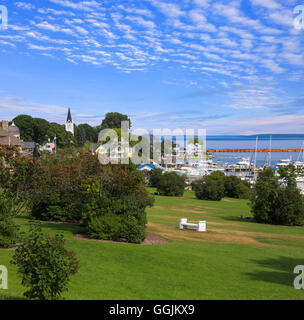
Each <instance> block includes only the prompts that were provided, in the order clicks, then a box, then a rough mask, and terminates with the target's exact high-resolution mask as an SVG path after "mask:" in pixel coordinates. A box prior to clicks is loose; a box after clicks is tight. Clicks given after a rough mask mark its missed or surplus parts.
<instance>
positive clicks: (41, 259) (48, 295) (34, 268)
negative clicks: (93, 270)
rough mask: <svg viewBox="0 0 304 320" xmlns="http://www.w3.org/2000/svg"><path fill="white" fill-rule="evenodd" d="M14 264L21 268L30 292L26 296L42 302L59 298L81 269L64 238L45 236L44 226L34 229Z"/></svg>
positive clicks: (24, 283) (23, 244)
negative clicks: (42, 228) (70, 280)
mask: <svg viewBox="0 0 304 320" xmlns="http://www.w3.org/2000/svg"><path fill="white" fill-rule="evenodd" d="M11 263H12V264H14V265H17V268H18V273H19V274H20V275H21V276H22V285H23V286H25V287H26V288H28V289H29V290H28V291H26V292H25V294H24V295H25V296H26V297H27V298H29V299H38V300H56V299H59V298H60V297H61V295H62V293H63V292H64V291H67V290H68V289H67V285H68V282H69V279H70V276H71V275H73V274H76V273H77V271H78V268H79V262H78V260H77V258H76V255H75V253H74V252H72V251H68V250H67V249H66V248H65V240H64V237H63V235H56V236H54V237H52V236H50V235H44V234H43V233H42V230H41V227H40V226H31V229H30V232H29V235H28V236H27V237H25V238H24V241H23V243H22V244H21V245H19V246H18V248H17V250H16V252H15V254H14V256H13V259H12V261H11Z"/></svg>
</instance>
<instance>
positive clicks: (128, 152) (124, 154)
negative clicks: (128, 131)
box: [94, 141, 133, 161]
mask: <svg viewBox="0 0 304 320" xmlns="http://www.w3.org/2000/svg"><path fill="white" fill-rule="evenodd" d="M94 152H95V153H96V154H97V155H98V156H100V157H107V158H109V160H110V161H119V160H122V159H126V158H129V159H130V158H132V156H133V149H132V147H130V146H129V144H128V143H126V145H122V144H121V142H118V141H114V142H113V144H112V145H111V146H109V145H108V144H104V145H103V144H100V145H98V146H97V147H96V148H95V150H94Z"/></svg>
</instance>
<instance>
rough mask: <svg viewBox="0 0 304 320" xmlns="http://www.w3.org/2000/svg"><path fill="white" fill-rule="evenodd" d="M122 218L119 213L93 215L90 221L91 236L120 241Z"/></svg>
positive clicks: (89, 231)
mask: <svg viewBox="0 0 304 320" xmlns="http://www.w3.org/2000/svg"><path fill="white" fill-rule="evenodd" d="M120 227H121V218H120V217H119V216H118V215H114V214H107V215H104V216H96V217H91V218H90V219H89V221H88V234H89V236H90V238H93V239H102V240H113V241H118V240H119V238H120Z"/></svg>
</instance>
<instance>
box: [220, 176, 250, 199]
mask: <svg viewBox="0 0 304 320" xmlns="http://www.w3.org/2000/svg"><path fill="white" fill-rule="evenodd" d="M250 192H251V190H250V185H249V183H247V182H246V181H242V180H241V179H240V178H239V177H236V176H227V177H225V196H226V197H229V198H236V199H249V198H250Z"/></svg>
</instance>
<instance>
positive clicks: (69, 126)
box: [65, 108, 74, 135]
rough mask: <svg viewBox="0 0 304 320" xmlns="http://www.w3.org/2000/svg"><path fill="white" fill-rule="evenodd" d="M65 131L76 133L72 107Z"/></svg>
mask: <svg viewBox="0 0 304 320" xmlns="http://www.w3.org/2000/svg"><path fill="white" fill-rule="evenodd" d="M65 131H67V132H71V133H72V135H74V122H73V120H72V115H71V109H70V108H69V112H68V117H67V121H66V123H65Z"/></svg>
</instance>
